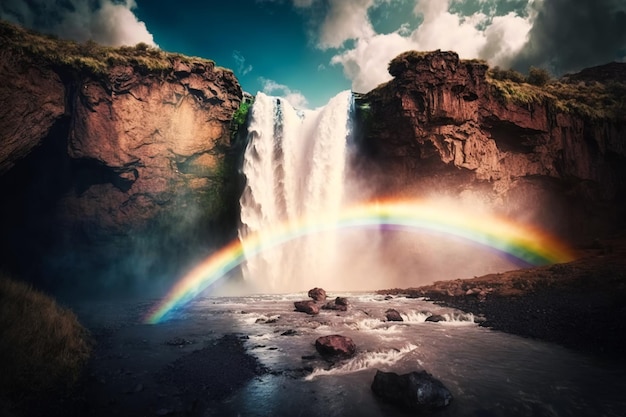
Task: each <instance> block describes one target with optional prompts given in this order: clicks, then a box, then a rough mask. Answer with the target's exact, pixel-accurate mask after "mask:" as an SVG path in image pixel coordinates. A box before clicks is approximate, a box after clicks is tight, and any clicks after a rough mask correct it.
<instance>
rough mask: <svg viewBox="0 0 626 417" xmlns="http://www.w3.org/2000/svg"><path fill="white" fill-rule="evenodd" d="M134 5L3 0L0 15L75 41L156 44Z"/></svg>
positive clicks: (79, 0) (128, 1)
mask: <svg viewBox="0 0 626 417" xmlns="http://www.w3.org/2000/svg"><path fill="white" fill-rule="evenodd" d="M135 7H136V4H135V1H134V0H126V1H125V2H121V3H120V2H114V1H112V0H98V1H95V2H86V1H83V0H66V1H65V2H59V1H56V0H32V1H29V2H24V1H23V0H3V1H2V3H1V4H0V18H2V19H6V20H9V21H12V22H15V23H18V24H20V25H23V26H25V27H28V28H30V29H34V30H38V31H41V32H45V33H52V34H55V35H58V36H59V37H61V38H66V39H72V40H75V41H78V42H84V41H86V40H89V39H91V40H93V41H96V42H98V43H100V44H103V45H110V46H121V45H135V44H137V43H139V42H145V43H147V44H149V45H155V43H154V38H153V36H152V34H151V33H150V32H149V31H148V29H147V28H146V25H145V23H144V22H141V21H139V19H137V16H135V14H134V13H133V9H135Z"/></svg>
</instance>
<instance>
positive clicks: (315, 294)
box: [308, 287, 326, 301]
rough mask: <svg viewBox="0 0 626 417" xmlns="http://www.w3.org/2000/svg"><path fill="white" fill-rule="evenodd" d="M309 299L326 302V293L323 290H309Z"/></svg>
mask: <svg viewBox="0 0 626 417" xmlns="http://www.w3.org/2000/svg"><path fill="white" fill-rule="evenodd" d="M308 295H309V297H311V298H312V299H314V300H315V301H326V291H324V289H323V288H317V287H315V288H313V289H311V290H309V294H308Z"/></svg>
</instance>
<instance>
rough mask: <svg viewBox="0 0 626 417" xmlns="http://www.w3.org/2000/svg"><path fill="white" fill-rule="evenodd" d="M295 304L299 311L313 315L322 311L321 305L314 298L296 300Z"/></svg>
mask: <svg viewBox="0 0 626 417" xmlns="http://www.w3.org/2000/svg"><path fill="white" fill-rule="evenodd" d="M293 305H294V307H295V308H296V311H299V312H301V313H307V314H311V315H315V314H319V313H320V308H319V306H318V305H317V304H315V301H312V300H304V301H295V302H294V303H293Z"/></svg>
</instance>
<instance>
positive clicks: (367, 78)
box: [330, 33, 414, 93]
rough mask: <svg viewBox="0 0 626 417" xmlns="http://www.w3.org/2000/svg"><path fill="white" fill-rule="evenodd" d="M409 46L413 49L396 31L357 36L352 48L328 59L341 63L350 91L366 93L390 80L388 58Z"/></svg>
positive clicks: (406, 39) (407, 48)
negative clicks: (361, 37) (350, 82)
mask: <svg viewBox="0 0 626 417" xmlns="http://www.w3.org/2000/svg"><path fill="white" fill-rule="evenodd" d="M410 49H414V48H413V44H412V42H411V40H410V39H409V38H407V37H404V36H402V35H400V34H399V33H390V34H386V35H376V36H372V37H369V38H363V39H358V40H357V41H356V44H355V46H354V48H352V49H348V50H345V51H344V52H342V53H339V54H337V55H335V56H334V57H333V58H332V59H331V61H330V62H331V64H340V65H341V66H343V72H344V74H345V75H346V76H347V77H348V78H349V79H350V80H352V90H353V91H357V92H359V93H365V92H368V91H369V90H371V89H372V88H374V87H376V86H377V85H378V84H380V83H382V82H385V81H388V80H390V79H391V75H389V72H387V65H388V64H389V61H391V60H392V59H393V58H395V57H396V56H397V55H399V54H400V53H401V52H404V51H407V50H410Z"/></svg>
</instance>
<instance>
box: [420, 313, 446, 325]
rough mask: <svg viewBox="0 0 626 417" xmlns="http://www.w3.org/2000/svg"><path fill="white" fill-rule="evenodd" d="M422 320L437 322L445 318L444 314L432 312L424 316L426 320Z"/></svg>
mask: <svg viewBox="0 0 626 417" xmlns="http://www.w3.org/2000/svg"><path fill="white" fill-rule="evenodd" d="M424 321H430V322H433V323H439V322H440V321H446V318H445V317H444V316H442V315H441V314H433V315H432V316H428V317H426V320H424Z"/></svg>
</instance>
